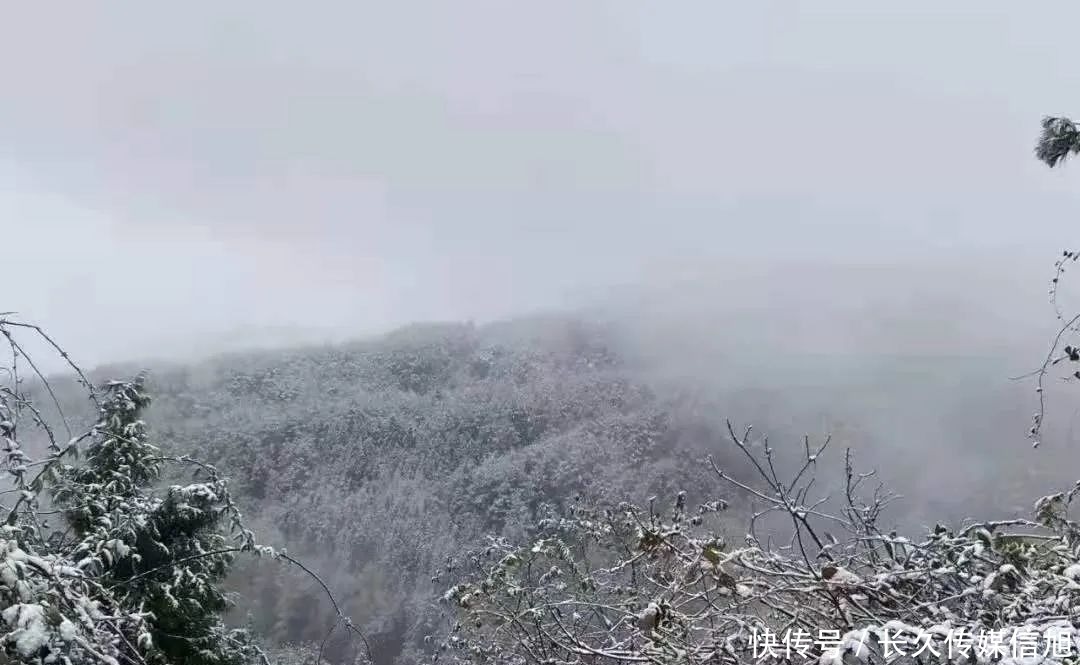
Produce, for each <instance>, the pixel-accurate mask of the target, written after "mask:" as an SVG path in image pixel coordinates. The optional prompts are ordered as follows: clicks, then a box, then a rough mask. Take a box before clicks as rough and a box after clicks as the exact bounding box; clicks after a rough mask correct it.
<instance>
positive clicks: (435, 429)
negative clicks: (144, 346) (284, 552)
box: [101, 315, 1047, 663]
mask: <svg viewBox="0 0 1080 665" xmlns="http://www.w3.org/2000/svg"><path fill="white" fill-rule="evenodd" d="M587 321H588V320H587V319H583V318H579V317H575V316H571V315H560V316H548V317H532V318H526V319H520V320H515V321H509V322H504V323H498V324H490V325H485V326H473V325H467V324H441V325H436V324H431V325H416V326H412V327H409V328H405V329H401V330H398V331H396V332H394V333H391V334H389V335H386V336H383V337H378V338H374V339H371V340H367V341H362V342H356V343H352V344H347V345H340V346H323V347H308V348H296V349H289V350H276V351H260V352H251V353H244V354H234V355H228V356H221V357H216V358H212V359H208V360H206V361H202V362H199V363H194V364H190V365H183V366H162V367H158V368H156V369H154V370H153V371H152V372H151V373H150V376H149V379H148V385H149V387H150V390H151V391H152V393H153V394H154V395H155V405H154V407H153V408H152V409H151V410H149V412H148V414H147V417H148V420H149V422H150V424H151V426H152V428H153V431H154V432H155V434H156V435H157V436H158V438H159V440H160V441H161V442H162V443H163V444H164V445H165V446H166V447H167V448H168V449H169V450H170V451H171V452H173V453H190V454H193V455H197V456H199V457H200V458H202V459H206V460H209V461H211V462H213V463H215V464H217V465H218V466H219V467H220V468H222V469H223V470H224V472H225V473H227V475H228V476H229V477H230V478H231V479H232V481H233V491H234V493H235V494H236V496H237V497H238V502H239V503H240V505H241V506H242V507H243V508H244V510H245V512H246V514H247V516H248V518H249V521H250V523H251V524H252V525H253V527H254V528H255V530H256V531H257V532H258V533H259V536H260V539H261V542H265V543H267V544H272V545H275V546H287V547H288V549H289V551H290V552H293V553H295V554H297V555H300V556H302V557H303V559H304V560H305V561H306V562H308V564H309V565H310V566H311V567H312V568H313V569H315V570H317V571H319V572H320V574H322V575H323V576H324V579H325V580H326V582H327V583H328V584H329V585H330V587H331V588H333V589H335V591H336V593H337V594H338V595H339V600H340V601H341V602H342V604H343V606H344V607H345V609H346V611H347V612H348V613H349V615H350V616H352V617H353V618H354V619H355V620H356V621H357V622H358V623H359V624H360V625H361V626H363V628H364V630H365V631H366V632H367V633H368V634H369V636H370V638H371V640H372V643H373V652H374V653H375V655H376V658H377V660H378V661H379V662H380V663H389V662H392V661H395V660H401V659H404V661H411V660H414V659H416V658H417V657H419V654H421V653H423V652H426V651H427V649H426V648H425V646H424V644H423V640H424V637H425V636H426V635H429V634H433V633H434V634H437V633H438V632H439V630H440V629H442V628H444V627H441V626H439V625H437V624H436V623H435V622H436V621H437V620H438V619H439V617H440V616H441V615H442V613H441V611H440V610H439V609H438V608H437V606H436V603H435V600H434V599H435V598H436V597H437V595H438V592H439V590H440V589H441V588H442V587H443V586H444V584H445V579H441V578H438V573H439V571H440V570H441V569H442V568H443V567H444V565H445V563H446V560H447V557H449V556H460V555H461V553H462V552H464V551H467V550H468V549H469V548H471V547H474V546H476V544H477V543H479V542H481V540H482V538H483V537H485V536H486V535H488V534H500V535H502V536H505V537H507V538H509V539H511V540H520V539H523V538H527V537H529V536H530V535H531V532H532V530H533V529H535V525H536V524H538V521H539V518H542V517H544V516H549V515H562V514H566V511H567V509H568V508H570V507H572V506H574V505H586V504H588V505H599V504H603V505H615V504H617V503H618V502H620V501H631V502H634V503H637V504H639V505H643V504H645V503H646V502H647V500H648V499H649V498H650V497H654V496H656V497H662V498H663V497H670V496H673V495H674V494H675V493H676V492H678V491H687V492H688V494H689V496H690V497H691V499H692V500H694V501H706V500H713V499H717V498H727V499H730V500H732V502H733V506H732V510H730V511H729V513H730V514H729V516H728V517H725V518H724V520H730V523H731V525H732V531H733V532H734V533H737V532H739V531H740V530H741V529H743V528H744V527H743V522H744V521H745V518H746V516H747V515H748V512H747V511H748V509H749V508H750V507H751V506H750V504H748V503H746V502H745V501H744V499H743V498H740V497H736V496H732V495H731V493H730V488H727V487H723V486H721V485H719V484H718V483H717V481H716V479H715V477H714V476H713V474H712V473H711V471H708V470H706V468H705V466H704V464H703V462H704V459H705V457H706V456H707V455H714V456H719V458H720V459H723V460H726V461H728V462H730V463H731V464H733V465H734V466H733V467H732V468H733V469H735V470H736V471H741V472H742V473H749V472H750V470H751V469H750V467H749V466H747V465H746V463H745V460H741V459H740V458H739V457H737V456H733V455H732V452H733V451H732V450H730V447H729V446H727V445H725V443H724V440H725V436H726V435H725V432H724V421H725V419H726V418H728V417H731V418H735V419H738V420H739V421H740V422H753V423H754V424H755V425H756V426H757V427H758V428H759V430H760V431H761V432H762V433H764V434H768V435H770V436H771V437H772V440H774V441H777V442H783V443H781V444H780V445H781V447H782V448H790V450H789V453H790V452H793V451H795V447H794V446H801V443H799V442H800V441H801V438H802V436H803V434H811V435H815V436H817V435H824V434H825V433H831V434H832V435H833V437H834V440H835V444H834V445H837V446H851V447H853V448H854V449H855V450H856V451H857V454H858V455H859V456H860V458H861V459H862V460H863V461H864V462H865V463H866V464H868V465H877V464H880V463H886V464H887V465H888V466H887V468H886V469H885V474H883V475H884V479H885V480H887V481H888V482H889V483H890V484H891V485H898V486H899V487H900V488H901V489H903V490H907V491H912V492H914V493H915V494H914V496H912V497H910V498H909V500H908V501H907V503H906V505H905V510H904V511H901V512H900V514H897V515H893V516H889V519H892V520H893V521H894V522H895V523H899V524H906V525H909V526H912V525H914V526H918V525H919V524H920V523H922V521H923V520H924V519H927V518H926V517H925V516H929V517H928V519H934V518H935V516H937V517H938V518H947V519H956V520H958V519H962V518H963V517H966V516H970V515H973V514H975V515H985V514H990V513H991V512H993V511H1000V510H1002V509H1004V510H1007V511H1008V510H1011V511H1012V512H1013V513H1015V512H1016V511H1017V510H1019V511H1020V512H1023V511H1024V510H1026V505H1025V504H1027V503H1028V502H1029V500H1030V496H1031V494H1032V493H1033V492H1034V491H1036V490H1035V488H1036V487H1037V486H1038V483H1037V482H1036V481H1035V480H1033V479H1032V478H1031V477H1029V476H1028V475H1026V474H1021V475H1019V476H1017V475H1012V476H1010V477H1008V478H1005V479H1004V481H1003V482H999V481H997V480H996V479H994V478H993V477H992V476H991V475H989V472H988V469H993V468H996V467H995V466H994V463H993V460H994V458H995V457H996V456H998V455H1000V454H1001V451H1002V450H1004V449H1006V448H1008V447H1010V446H1012V445H1013V444H1014V443H1015V441H1016V440H1017V439H1018V438H1019V437H1020V435H1021V432H1019V431H1017V432H1009V431H1007V430H1002V428H1001V426H1005V427H1008V426H1010V425H1011V424H1015V423H1016V422H1022V420H1023V416H1022V415H1018V414H1017V413H1016V404H1015V403H1014V401H1015V394H1014V393H1013V392H1011V391H1009V390H1005V391H1002V389H1001V388H992V387H987V386H985V385H983V384H985V383H986V379H987V377H988V376H990V377H992V376H993V372H994V371H996V370H995V369H994V368H993V367H987V366H986V365H985V363H984V359H983V358H980V357H978V356H974V355H973V356H969V357H953V358H917V357H889V356H887V355H882V356H879V357H857V356H850V357H844V356H821V357H818V358H814V357H811V356H802V357H800V358H798V359H784V360H782V361H770V360H768V359H763V358H762V357H750V356H747V357H742V358H739V357H733V358H730V359H729V360H728V361H726V362H724V363H716V364H714V365H713V366H711V367H709V368H708V370H709V371H708V372H699V373H698V374H697V375H696V377H697V379H698V380H699V381H698V382H697V383H695V381H694V380H692V379H693V377H691V376H689V375H686V376H676V377H672V376H671V375H670V373H669V374H667V375H664V376H663V377H661V376H660V375H659V374H657V373H655V372H653V369H654V368H653V367H652V366H651V365H650V363H649V362H648V361H647V360H646V359H645V358H644V357H643V355H642V353H641V352H640V348H637V346H636V345H637V342H636V341H633V340H632V339H631V337H632V336H629V335H627V334H626V330H617V329H615V328H613V327H611V326H608V325H601V324H599V323H589V322H587ZM712 362H713V363H715V359H714V360H713V361H712ZM665 366H666V367H667V368H668V369H670V368H671V367H672V364H671V362H670V358H666V359H665ZM133 370H134V367H129V368H122V367H114V368H105V369H103V370H101V375H102V376H105V375H106V374H108V375H124V374H130V373H131V372H132V371H133ZM718 371H719V372H726V373H727V376H714V375H713V374H714V373H716V372H718ZM705 378H707V379H708V380H702V379H705ZM992 385H999V384H998V383H994V384H992ZM972 403H982V404H997V405H999V406H1000V407H1001V408H1000V410H999V411H997V412H993V413H983V414H982V415H981V416H980V417H972V416H969V415H968V412H966V411H965V408H966V407H967V405H969V404H972ZM831 405H839V407H834V406H831ZM908 413H910V414H919V415H920V418H919V419H912V418H909V417H907V416H906V415H905V414H908ZM995 428H996V431H995ZM919 437H921V438H919ZM953 437H954V438H953ZM964 441H967V442H968V443H967V444H965V443H964ZM965 445H967V446H969V447H970V446H975V445H978V446H981V447H982V453H983V454H982V456H974V455H972V454H971V450H969V449H965V447H964V446H965ZM905 446H906V447H907V448H908V450H909V452H910V451H911V450H912V449H916V448H936V450H935V453H934V454H935V455H936V458H937V459H938V460H939V462H938V463H934V462H933V461H932V458H928V457H926V456H923V455H911V454H900V451H902V450H903V449H904V447H905ZM789 453H783V454H782V455H781V456H780V458H779V460H778V463H779V464H786V463H788V462H789V461H790V460H789V459H788V458H790V457H791V455H790V454H789ZM961 463H962V464H967V467H966V473H967V474H968V482H965V483H960V484H957V483H955V482H954V483H953V484H952V485H951V486H949V485H943V484H942V483H944V482H947V479H948V478H949V477H950V474H951V473H952V472H953V471H954V470H955V468H956V465H957V464H961ZM839 472H840V469H839V467H836V468H832V467H829V468H823V469H822V470H821V471H820V474H821V476H822V482H823V483H825V484H826V486H830V484H831V486H835V481H837V480H838V479H839V476H838V475H837V474H838V473H839ZM980 478H983V479H984V480H985V482H980V481H979V479H980ZM1042 482H1043V483H1044V484H1045V482H1047V479H1046V478H1045V477H1044V478H1043V480H1042ZM995 483H996V484H995ZM923 492H925V494H923ZM1017 507H1018V508H1017ZM230 585H231V586H232V587H233V588H235V589H236V590H238V591H242V592H243V593H244V595H245V597H250V598H251V599H252V601H253V602H250V603H245V604H244V605H243V606H242V608H241V609H240V610H238V611H237V612H235V613H234V617H233V618H234V620H235V621H238V622H245V621H249V620H250V621H253V622H254V626H255V628H256V629H257V631H258V632H259V633H261V634H262V635H264V636H265V637H266V638H267V639H268V640H269V641H270V643H274V644H277V643H284V642H308V643H312V642H318V643H321V642H322V640H323V639H324V638H325V637H326V634H327V630H329V628H330V627H331V626H333V625H334V623H335V614H334V610H333V607H332V606H330V605H329V604H327V603H326V602H325V599H324V598H322V596H321V592H320V591H319V589H318V588H317V586H316V585H315V584H314V583H313V582H312V581H311V580H310V579H306V578H304V577H303V576H301V575H298V574H296V571H293V570H290V569H288V568H282V567H281V566H280V565H277V564H276V563H274V562H259V561H257V560H256V561H247V562H246V563H242V564H241V565H240V567H239V569H238V571H237V572H235V573H234V574H233V575H232V577H231V578H230ZM327 649H328V651H327V653H328V655H329V656H331V657H332V658H333V659H335V660H336V659H341V658H346V657H349V656H350V654H352V653H354V652H355V650H356V649H357V645H356V643H355V640H352V639H350V636H349V635H348V634H347V633H346V632H345V631H340V630H339V631H336V632H335V634H334V635H333V636H332V637H331V639H330V640H329V641H328V643H327ZM404 661H402V662H404Z"/></svg>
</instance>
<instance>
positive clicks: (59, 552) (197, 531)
mask: <svg viewBox="0 0 1080 665" xmlns="http://www.w3.org/2000/svg"><path fill="white" fill-rule="evenodd" d="M16 330H22V331H26V330H30V331H32V332H36V333H37V334H38V336H39V337H40V339H43V340H45V341H46V342H47V343H48V344H50V345H52V346H54V347H55V348H56V349H57V350H58V351H59V352H60V354H61V356H62V357H63V358H65V359H66V358H67V356H66V354H64V353H63V352H62V351H60V349H59V347H58V346H56V345H55V344H54V343H53V342H52V340H51V339H50V338H49V337H48V336H46V335H45V334H44V332H42V331H41V330H40V329H39V328H37V327H36V326H33V325H30V324H26V323H21V322H18V321H14V320H11V319H9V318H4V317H0V334H3V336H4V337H5V338H6V340H7V341H8V343H9V347H10V350H11V354H12V355H11V358H12V361H11V363H10V365H9V366H8V367H7V368H5V369H6V371H5V372H4V376H5V377H6V378H7V381H6V383H4V384H3V385H2V386H0V441H2V443H3V445H4V453H5V457H4V462H3V464H4V468H5V470H6V471H7V472H8V475H9V476H10V478H11V483H12V484H11V487H10V489H8V490H6V491H5V493H6V494H11V495H13V496H14V497H15V502H14V504H13V505H12V506H10V507H5V511H6V513H7V514H6V518H5V519H4V521H3V526H0V649H2V651H3V653H4V654H5V655H6V656H7V657H8V658H12V659H15V660H18V661H22V662H27V663H31V662H32V663H41V662H44V663H89V662H99V663H104V664H105V665H119V664H121V663H125V664H126V663H132V664H162V665H164V664H166V663H191V664H199V665H241V664H242V663H249V662H255V661H256V659H261V660H265V657H264V656H263V655H262V652H261V651H260V650H259V649H258V647H257V646H256V645H255V644H254V641H253V639H252V636H251V635H250V634H248V633H247V632H246V631H244V630H239V629H234V628H230V627H228V626H226V624H225V623H224V622H223V620H222V617H223V614H224V612H225V611H226V610H227V609H228V608H229V607H230V605H231V602H230V599H229V598H228V597H227V596H226V594H225V593H224V591H223V590H222V587H221V582H222V580H223V578H224V576H225V574H226V572H227V571H228V569H229V565H230V563H231V562H232V557H233V556H234V555H235V554H236V553H238V552H250V553H252V554H255V555H260V554H271V555H273V556H275V557H281V558H285V559H287V560H289V561H292V560H291V559H289V557H287V555H285V554H284V553H277V552H273V551H272V550H270V549H269V548H263V547H258V546H256V544H255V540H254V536H253V534H252V533H251V531H249V530H247V529H246V528H244V525H243V521H242V518H241V515H240V512H239V511H238V509H237V508H236V506H235V504H234V503H233V501H232V498H231V496H230V493H229V488H228V484H227V482H226V481H225V479H224V478H222V477H221V476H220V475H219V474H218V472H217V471H216V470H215V469H214V468H213V467H212V466H209V465H206V464H202V463H199V462H197V461H195V460H193V459H190V458H187V457H169V456H166V455H163V454H162V452H161V451H160V450H159V449H158V447H157V446H155V445H154V444H153V443H152V442H151V439H150V435H149V432H148V429H147V426H146V424H145V422H144V420H143V412H144V410H145V409H146V407H147V406H148V405H149V403H150V398H149V397H148V395H147V394H146V391H145V386H144V379H143V377H142V376H139V377H137V378H136V379H135V380H133V381H127V382H110V383H107V384H106V385H105V386H104V387H103V388H102V389H101V390H100V391H98V390H95V389H93V388H92V387H91V384H90V382H89V381H88V380H87V379H86V377H85V375H83V374H82V372H81V371H79V369H78V367H77V366H75V365H74V364H72V365H71V368H72V369H73V371H74V372H75V373H76V374H77V376H78V377H79V381H80V383H81V384H82V385H83V387H84V388H85V389H86V391H87V395H88V396H89V397H90V398H91V399H92V400H93V402H94V403H95V404H96V405H97V411H98V417H97V420H96V422H94V424H93V425H92V426H90V427H89V428H87V429H86V430H85V431H83V432H82V433H81V434H73V433H72V431H71V426H70V424H69V422H68V419H67V418H66V417H65V415H64V413H63V410H62V408H61V406H60V403H59V401H58V400H56V397H55V393H54V391H53V389H52V387H51V386H50V384H49V382H48V380H47V379H46V377H45V376H43V375H41V373H40V372H39V371H38V369H37V366H36V365H35V364H34V363H33V361H32V359H30V358H29V357H28V356H27V355H26V354H25V352H24V348H23V346H22V345H21V344H20V343H19V342H18V341H17V340H16V337H15V335H14V332H13V331H16ZM24 367H25V368H28V371H31V372H32V374H34V375H36V376H34V377H33V378H34V379H35V381H34V383H33V387H32V388H28V387H27V385H26V383H25V382H24V378H23V377H22V376H21V375H20V371H21V370H22V369H23V368H24ZM42 396H48V397H51V398H52V400H51V407H54V408H53V410H54V411H55V413H54V414H50V413H48V411H49V409H46V408H44V407H43V406H41V405H40V403H38V402H36V401H35V399H34V398H35V397H39V398H40V397H42ZM48 401H49V400H48V399H46V402H48ZM57 421H59V423H60V424H62V427H63V429H64V431H65V432H66V433H67V434H69V435H70V438H69V439H68V440H67V442H66V443H61V442H60V439H58V435H57V433H56V429H57V427H56V426H57V424H58V422H57ZM35 435H36V436H35ZM35 439H36V440H37V442H39V443H43V444H44V448H45V452H44V454H43V455H41V456H38V457H37V458H36V459H35V457H34V456H33V455H32V454H31V453H29V452H28V449H29V448H30V446H29V445H24V444H25V443H26V442H28V441H30V442H33V441H34V440H35ZM165 465H178V466H179V467H180V468H181V469H184V468H187V467H190V468H192V469H194V470H195V471H196V472H197V473H198V475H199V478H198V481H197V482H192V483H189V484H172V485H168V484H164V483H163V482H162V480H163V468H164V466H165ZM49 504H51V505H49ZM57 515H58V516H59V519H58V520H57V521H56V522H54V523H50V522H49V518H50V517H53V518H55V516H57Z"/></svg>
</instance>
